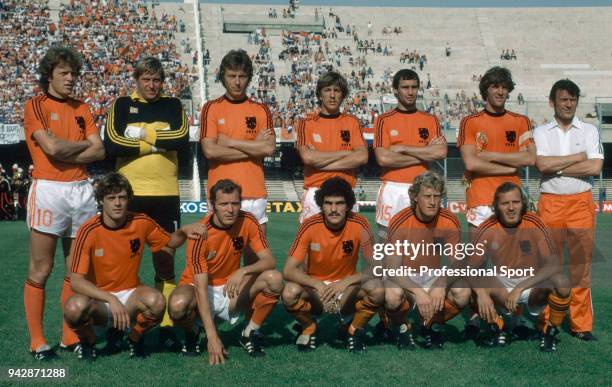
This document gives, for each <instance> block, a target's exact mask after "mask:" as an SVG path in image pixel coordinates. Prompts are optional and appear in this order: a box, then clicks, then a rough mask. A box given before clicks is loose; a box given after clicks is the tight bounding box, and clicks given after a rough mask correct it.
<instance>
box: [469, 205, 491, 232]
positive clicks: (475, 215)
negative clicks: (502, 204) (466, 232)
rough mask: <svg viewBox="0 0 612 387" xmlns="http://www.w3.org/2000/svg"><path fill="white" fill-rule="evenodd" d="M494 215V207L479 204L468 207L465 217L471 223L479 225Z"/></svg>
mask: <svg viewBox="0 0 612 387" xmlns="http://www.w3.org/2000/svg"><path fill="white" fill-rule="evenodd" d="M492 215H493V209H492V208H491V207H490V206H478V207H472V208H468V210H467V213H466V214H465V218H466V220H467V222H468V223H469V224H471V225H473V226H476V227H478V226H480V225H481V224H482V222H484V221H485V220H487V219H488V218H490V217H491V216H492Z"/></svg>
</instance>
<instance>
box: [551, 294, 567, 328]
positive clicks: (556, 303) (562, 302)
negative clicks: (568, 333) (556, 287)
mask: <svg viewBox="0 0 612 387" xmlns="http://www.w3.org/2000/svg"><path fill="white" fill-rule="evenodd" d="M571 298H572V297H571V296H568V297H565V298H561V297H559V296H557V295H555V294H554V293H552V292H551V293H550V294H549V295H548V306H550V318H549V320H548V322H549V323H550V325H552V326H555V327H558V326H559V325H561V324H562V323H563V319H564V318H565V315H566V314H567V311H568V309H569V306H570V301H571Z"/></svg>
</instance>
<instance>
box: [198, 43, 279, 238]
mask: <svg viewBox="0 0 612 387" xmlns="http://www.w3.org/2000/svg"><path fill="white" fill-rule="evenodd" d="M219 77H220V78H221V83H222V84H223V86H224V87H225V94H224V95H223V96H222V97H220V98H217V99H216V100H213V101H209V102H207V103H206V105H204V107H203V108H202V116H201V120H200V126H201V129H200V130H201V132H200V139H201V140H200V143H201V145H202V151H203V152H204V156H205V157H206V158H207V159H209V160H210V162H211V164H210V168H209V170H208V188H209V189H210V188H211V187H212V186H214V185H215V184H216V183H217V182H218V181H219V180H222V179H226V178H229V177H231V179H232V180H233V181H234V182H236V184H238V185H239V186H241V187H242V204H241V208H242V210H243V211H248V212H250V213H252V214H253V215H254V216H255V217H256V218H257V221H258V222H259V224H261V225H262V228H263V229H264V231H265V229H266V226H265V224H266V223H267V222H268V217H267V215H266V204H267V199H266V198H267V193H266V184H265V181H264V171H263V161H264V158H266V157H268V156H272V154H273V153H274V149H275V147H276V135H275V133H274V127H273V123H272V114H271V113H270V110H269V109H268V107H267V106H266V105H265V104H261V103H257V102H255V101H252V100H251V99H249V98H248V97H247V95H246V89H247V87H248V86H249V82H250V81H251V78H252V77H253V64H252V63H251V59H250V58H249V56H248V55H247V53H246V52H245V51H243V50H232V51H230V52H228V53H227V54H226V55H225V56H224V57H223V59H222V60H221V66H220V70H219Z"/></svg>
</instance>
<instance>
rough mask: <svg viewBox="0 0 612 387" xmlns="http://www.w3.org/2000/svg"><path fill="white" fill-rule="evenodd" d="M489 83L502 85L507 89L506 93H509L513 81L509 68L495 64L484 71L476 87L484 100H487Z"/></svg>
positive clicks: (512, 86)
mask: <svg viewBox="0 0 612 387" xmlns="http://www.w3.org/2000/svg"><path fill="white" fill-rule="evenodd" d="M491 85H502V86H504V87H505V88H507V89H508V93H511V92H512V90H514V82H512V74H511V73H510V70H508V69H507V68H504V67H500V66H495V67H491V68H490V69H488V70H487V72H486V73H484V75H483V76H482V78H481V79H480V84H479V85H478V88H479V89H480V96H481V97H482V99H484V100H485V101H486V100H487V90H488V89H489V86H491Z"/></svg>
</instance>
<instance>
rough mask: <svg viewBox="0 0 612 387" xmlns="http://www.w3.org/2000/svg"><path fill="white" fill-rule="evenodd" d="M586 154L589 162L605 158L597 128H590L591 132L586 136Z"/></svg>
mask: <svg viewBox="0 0 612 387" xmlns="http://www.w3.org/2000/svg"><path fill="white" fill-rule="evenodd" d="M586 153H587V158H588V159H589V160H590V159H603V158H604V150H603V145H602V143H601V136H600V134H599V131H598V130H597V128H596V127H594V126H589V131H588V133H587V136H586Z"/></svg>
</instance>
